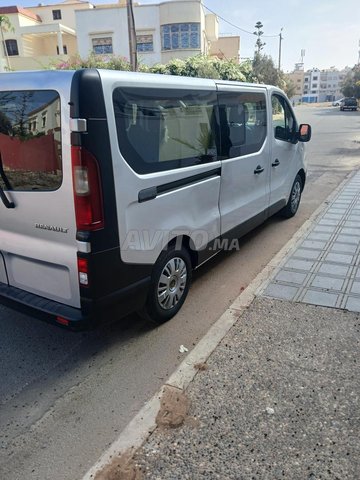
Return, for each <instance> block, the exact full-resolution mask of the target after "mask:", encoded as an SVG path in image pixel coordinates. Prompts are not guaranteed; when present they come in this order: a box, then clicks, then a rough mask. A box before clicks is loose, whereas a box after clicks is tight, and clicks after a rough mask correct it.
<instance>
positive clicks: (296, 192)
mask: <svg viewBox="0 0 360 480" xmlns="http://www.w3.org/2000/svg"><path fill="white" fill-rule="evenodd" d="M302 189H303V184H302V180H301V177H300V175H296V177H295V180H294V183H293V186H292V187H291V192H290V197H289V201H288V203H287V204H286V205H285V207H284V208H283V209H282V210H281V212H280V213H281V214H282V215H283V217H286V218H291V217H293V216H294V215H295V214H296V212H297V211H298V208H299V205H300V200H301V192H302Z"/></svg>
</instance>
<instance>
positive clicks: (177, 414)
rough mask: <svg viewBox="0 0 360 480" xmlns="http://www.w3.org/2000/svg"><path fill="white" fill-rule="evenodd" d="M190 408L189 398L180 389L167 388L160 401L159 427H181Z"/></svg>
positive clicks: (157, 423)
mask: <svg viewBox="0 0 360 480" xmlns="http://www.w3.org/2000/svg"><path fill="white" fill-rule="evenodd" d="M189 408H190V401H189V399H188V397H187V396H186V395H185V394H184V393H183V392H182V391H181V390H179V389H178V388H175V387H169V386H166V387H165V388H164V393H163V396H162V397H161V400H160V410H159V412H158V414H157V416H156V425H157V426H158V427H167V428H176V427H180V426H181V425H182V424H183V423H184V421H185V418H186V417H187V414H188V411H189Z"/></svg>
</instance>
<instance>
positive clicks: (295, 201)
mask: <svg viewBox="0 0 360 480" xmlns="http://www.w3.org/2000/svg"><path fill="white" fill-rule="evenodd" d="M300 196H301V185H300V183H299V182H296V183H295V184H294V186H293V189H292V192H291V210H292V211H293V212H296V210H297V208H298V206H299V203H300Z"/></svg>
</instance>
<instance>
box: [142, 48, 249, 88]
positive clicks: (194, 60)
mask: <svg viewBox="0 0 360 480" xmlns="http://www.w3.org/2000/svg"><path fill="white" fill-rule="evenodd" d="M149 71H150V72H151V73H161V74H167V75H180V76H188V77H198V78H214V79H221V80H234V81H239V82H246V81H247V82H249V81H251V63H249V62H246V63H242V64H239V63H237V62H235V60H220V59H219V58H217V57H209V56H206V55H196V56H194V57H189V58H187V59H185V60H181V59H173V60H170V62H168V63H167V64H165V65H162V64H158V65H154V66H153V67H150V68H149Z"/></svg>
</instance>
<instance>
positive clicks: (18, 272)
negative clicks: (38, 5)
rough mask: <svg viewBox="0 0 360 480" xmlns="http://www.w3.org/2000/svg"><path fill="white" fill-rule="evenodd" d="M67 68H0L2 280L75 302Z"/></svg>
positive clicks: (0, 274)
mask: <svg viewBox="0 0 360 480" xmlns="http://www.w3.org/2000/svg"><path fill="white" fill-rule="evenodd" d="M72 75H73V73H72V72H27V73H26V74H24V73H12V74H3V75H1V78H0V80H1V85H2V88H1V91H0V155H1V164H2V168H0V173H1V175H0V185H1V187H2V190H3V193H4V195H5V196H6V198H5V199H4V195H3V198H2V199H0V253H1V255H0V282H2V283H3V284H4V283H8V285H9V286H11V287H16V288H18V289H21V290H23V291H26V292H30V293H33V294H36V295H39V296H41V297H44V298H46V299H51V300H55V301H58V302H60V303H63V304H66V305H69V306H74V307H79V306H80V296H79V286H78V273H77V255H76V252H77V244H76V226H75V213H74V200H73V188H72V174H71V149H70V131H69V120H68V119H69V117H70V114H69V106H68V102H69V98H70V85H71V78H72ZM6 199H7V200H8V201H6ZM11 202H13V204H14V208H11V204H10V205H9V203H11Z"/></svg>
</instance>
